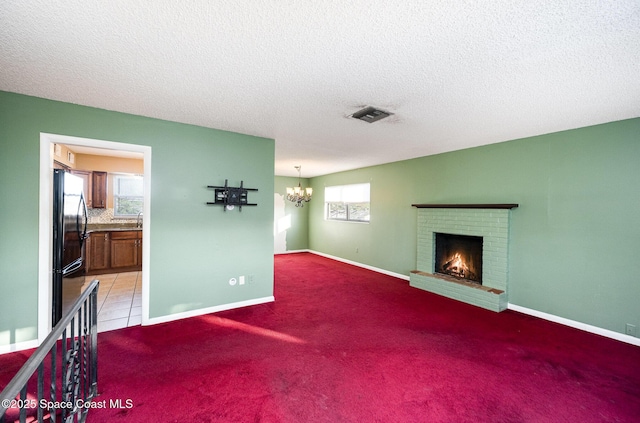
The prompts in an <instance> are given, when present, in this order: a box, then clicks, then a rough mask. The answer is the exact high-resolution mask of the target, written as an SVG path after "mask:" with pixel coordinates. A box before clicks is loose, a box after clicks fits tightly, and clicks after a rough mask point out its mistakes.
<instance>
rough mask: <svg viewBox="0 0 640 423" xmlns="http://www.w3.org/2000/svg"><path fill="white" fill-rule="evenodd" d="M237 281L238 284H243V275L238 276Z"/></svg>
mask: <svg viewBox="0 0 640 423" xmlns="http://www.w3.org/2000/svg"><path fill="white" fill-rule="evenodd" d="M238 283H239V284H240V285H244V276H240V277H239V278H238Z"/></svg>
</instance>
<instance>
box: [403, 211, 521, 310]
mask: <svg viewBox="0 0 640 423" xmlns="http://www.w3.org/2000/svg"><path fill="white" fill-rule="evenodd" d="M413 207H417V208H418V245H417V270H414V271H412V272H411V275H410V285H411V286H413V287H415V288H420V289H424V290H425V291H430V292H433V293H436V294H440V295H443V296H445V297H449V298H453V299H456V300H459V301H463V302H466V303H469V304H473V305H476V306H479V307H483V308H486V309H489V310H492V311H497V312H499V311H503V310H505V309H506V308H507V300H508V291H509V224H510V217H511V209H513V208H515V207H518V205H517V204H414V205H413ZM442 234H449V235H450V236H451V237H452V238H465V237H469V238H474V239H476V240H478V239H480V245H481V247H480V248H481V249H482V263H481V266H480V268H481V277H477V278H469V279H467V278H465V272H463V271H455V272H448V273H449V274H443V273H441V272H440V271H438V269H436V267H441V265H438V266H437V265H436V251H437V250H438V251H441V248H440V247H437V246H436V239H440V238H442V236H441V235H442ZM477 242H478V241H476V244H477ZM476 248H477V247H476ZM447 254H449V255H450V256H451V257H447V258H445V259H444V261H446V260H450V262H452V261H453V260H458V264H456V266H459V267H460V268H461V269H462V267H463V266H464V267H465V268H467V266H466V265H464V262H463V264H462V265H460V264H459V260H460V257H462V258H463V259H464V258H465V257H466V256H467V254H466V253H462V254H461V255H460V254H458V255H456V254H457V253H455V252H454V250H451V251H450V252H448V253H447ZM476 261H477V259H476ZM450 266H451V265H450ZM450 266H449V267H450ZM474 266H478V264H477V263H475V264H474ZM456 268H457V267H456ZM473 279H475V280H473ZM478 280H480V281H481V282H479V281H478Z"/></svg>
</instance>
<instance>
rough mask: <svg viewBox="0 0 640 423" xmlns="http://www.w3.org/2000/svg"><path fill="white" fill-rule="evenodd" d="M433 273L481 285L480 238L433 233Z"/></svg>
mask: <svg viewBox="0 0 640 423" xmlns="http://www.w3.org/2000/svg"><path fill="white" fill-rule="evenodd" d="M435 238H436V239H435V242H436V246H435V252H436V254H435V265H434V272H435V273H437V274H441V275H446V276H452V277H454V278H457V279H462V280H466V281H469V282H473V283H477V284H478V285H482V237H481V236H467V235H454V234H445V233H439V232H436V233H435Z"/></svg>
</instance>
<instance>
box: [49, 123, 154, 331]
mask: <svg viewBox="0 0 640 423" xmlns="http://www.w3.org/2000/svg"><path fill="white" fill-rule="evenodd" d="M56 145H57V146H60V145H64V146H68V147H70V148H71V149H74V150H77V151H78V152H89V151H95V152H97V154H104V155H105V156H118V155H120V156H125V157H126V156H127V155H132V154H133V155H137V156H138V157H142V160H143V170H144V171H143V175H144V178H143V184H144V190H143V193H144V195H143V197H144V199H143V210H142V215H143V216H144V219H141V221H140V222H139V223H140V226H141V232H142V233H141V241H142V250H141V252H140V256H141V260H142V269H141V271H140V272H139V277H138V279H139V282H138V283H139V287H138V289H139V290H140V292H141V305H140V306H141V317H140V319H139V320H140V323H141V324H143V325H144V324H147V322H148V320H149V267H150V266H149V257H150V248H149V245H150V244H149V240H150V221H151V214H150V209H151V208H150V203H151V202H150V179H151V177H150V176H151V147H149V146H142V145H136V144H126V143H119V142H113V141H104V140H97V139H88V138H79V137H70V136H65V135H57V134H46V133H41V134H40V214H39V243H40V248H39V271H38V341H39V343H41V342H42V341H43V340H44V338H45V337H46V336H47V334H48V333H49V332H50V330H51V328H52V317H51V304H52V272H51V269H52V267H51V266H52V249H53V247H52V226H53V224H52V220H53V218H52V216H53V212H52V205H53V194H52V168H53V166H54V159H57V158H59V157H60V156H59V155H58V154H59V149H56V148H55V147H54V146H56ZM84 154H92V153H84ZM68 158H70V159H73V157H72V156H69V157H68ZM55 161H58V160H55ZM105 282H106V281H105ZM101 285H102V284H101ZM101 289H102V286H101Z"/></svg>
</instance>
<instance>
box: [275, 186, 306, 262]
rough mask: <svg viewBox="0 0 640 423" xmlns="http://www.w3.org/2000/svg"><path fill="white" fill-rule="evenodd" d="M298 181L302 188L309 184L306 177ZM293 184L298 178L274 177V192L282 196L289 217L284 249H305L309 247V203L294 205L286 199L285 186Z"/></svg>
mask: <svg viewBox="0 0 640 423" xmlns="http://www.w3.org/2000/svg"><path fill="white" fill-rule="evenodd" d="M299 181H300V183H301V185H302V187H303V188H305V187H308V186H309V180H308V179H304V178H301V179H300V180H299ZM295 186H298V178H293V177H286V176H276V177H275V182H274V189H275V191H274V192H275V193H276V194H277V195H278V196H282V197H284V203H285V208H284V212H285V215H286V216H288V218H290V219H291V220H290V222H291V227H289V229H287V230H286V242H287V246H286V251H298V250H306V249H308V248H309V225H308V222H309V203H306V204H305V205H304V206H303V207H296V206H295V204H294V203H292V202H290V201H287V200H286V195H287V187H295ZM311 201H313V200H311ZM276 225H277V222H276ZM276 236H277V235H276ZM276 252H277V251H276Z"/></svg>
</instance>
